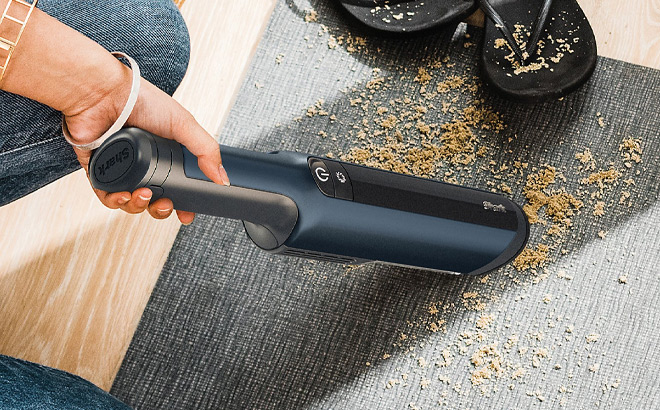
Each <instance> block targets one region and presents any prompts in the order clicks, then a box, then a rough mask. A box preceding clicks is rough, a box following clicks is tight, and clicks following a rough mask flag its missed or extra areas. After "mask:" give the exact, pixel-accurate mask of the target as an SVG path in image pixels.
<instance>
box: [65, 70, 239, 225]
mask: <svg viewBox="0 0 660 410" xmlns="http://www.w3.org/2000/svg"><path fill="white" fill-rule="evenodd" d="M118 63H119V62H118ZM119 65H120V66H121V67H118V68H119V70H120V71H121V73H122V75H120V76H118V79H117V84H118V86H116V87H109V88H108V92H107V93H106V92H103V93H100V94H99V95H98V96H97V97H96V98H93V99H91V101H82V102H81V104H80V105H79V106H75V107H72V108H71V109H69V110H68V112H67V113H65V121H66V124H67V127H68V129H69V133H70V134H71V137H72V139H73V140H74V142H75V143H77V144H85V143H88V142H91V141H94V140H95V139H96V138H98V137H99V136H100V135H101V134H103V133H104V132H105V131H106V130H107V129H108V128H110V126H111V125H112V124H113V123H114V121H115V120H116V118H117V117H118V116H119V113H120V112H121V110H122V109H123V105H124V104H125V102H126V100H127V99H128V94H129V92H130V88H131V87H130V84H131V81H132V80H131V73H130V70H129V69H128V68H127V67H125V66H124V65H123V64H121V63H119ZM141 81H142V83H141V85H140V94H139V96H138V100H137V102H136V104H135V108H134V109H133V112H132V114H131V115H130V117H129V118H128V121H127V123H126V125H127V126H133V127H138V128H141V129H143V130H145V131H149V132H151V133H153V134H155V135H159V136H162V137H164V138H172V139H174V140H176V141H177V142H179V143H181V144H183V145H185V146H186V147H187V148H188V149H189V150H190V151H191V152H192V153H193V154H195V155H196V156H197V158H198V164H199V167H200V169H201V170H202V171H203V172H204V174H206V175H207V176H208V177H209V178H210V179H211V180H212V181H214V182H216V183H218V184H224V185H229V178H228V177H227V173H226V171H225V169H224V168H223V167H222V160H221V156H220V150H219V147H218V144H217V143H216V142H215V140H214V139H213V138H212V137H211V136H210V135H209V134H208V133H207V132H206V131H205V130H204V129H203V128H202V127H201V126H200V125H199V124H198V123H197V121H195V119H194V118H193V116H192V115H191V114H190V113H189V112H188V111H187V110H185V109H184V108H183V107H182V106H181V105H180V104H179V103H177V102H176V101H175V100H174V99H172V98H171V97H170V96H169V95H167V94H166V93H164V92H163V91H161V90H160V89H158V88H157V87H155V86H154V85H153V84H151V83H149V82H148V81H147V80H145V79H141ZM74 151H75V153H76V155H77V156H78V160H79V161H80V164H81V165H82V167H83V169H85V172H87V175H88V177H89V170H88V165H89V161H90V158H91V151H85V150H81V149H78V148H74ZM94 192H95V193H96V195H97V196H98V198H99V199H100V200H101V202H102V203H103V204H104V205H105V206H107V207H108V208H111V209H122V210H124V211H126V212H128V213H131V214H136V213H141V212H143V211H144V210H145V209H146V210H148V212H149V214H150V215H151V216H152V217H154V218H156V219H164V218H167V217H168V216H169V215H170V214H171V213H172V209H173V208H172V207H173V205H172V201H170V200H169V199H167V198H160V199H158V200H156V201H154V202H153V203H151V204H150V203H149V201H150V200H151V195H152V193H151V191H150V190H149V189H148V188H139V189H137V190H135V191H134V192H132V193H131V192H114V193H108V192H105V191H101V190H99V189H94ZM177 215H178V217H179V220H180V221H181V222H182V223H184V224H189V223H191V222H192V220H193V218H194V214H193V213H191V212H184V211H178V210H177Z"/></svg>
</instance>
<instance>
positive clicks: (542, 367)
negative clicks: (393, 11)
mask: <svg viewBox="0 0 660 410" xmlns="http://www.w3.org/2000/svg"><path fill="white" fill-rule="evenodd" d="M312 21H316V20H312ZM517 30H518V34H521V35H522V33H524V28H522V27H519V28H517ZM321 32H323V33H328V30H327V28H324V27H321ZM519 38H522V37H519ZM356 45H357V46H356ZM366 45H367V43H366V40H364V39H359V38H357V40H356V37H352V36H351V35H329V34H328V47H329V48H331V49H336V48H339V47H340V46H344V47H345V49H347V51H348V52H349V53H352V52H356V51H359V50H357V48H356V47H365V50H366ZM550 45H553V46H555V48H556V57H557V61H555V60H554V59H552V58H551V59H550V60H551V62H552V63H555V64H556V63H558V62H559V60H560V59H561V57H562V56H563V54H562V53H570V52H572V51H571V49H570V45H569V44H568V42H567V41H560V40H557V39H550V38H548V39H546V41H544V44H539V50H543V49H544V48H543V47H547V46H550ZM500 46H504V44H500ZM538 53H539V55H540V51H539V52H538ZM537 62H538V61H537ZM514 64H515V63H514ZM539 64H540V62H539ZM545 64H546V66H548V64H547V62H546V63H545ZM452 65H453V63H452V61H451V59H450V57H448V56H443V57H441V58H436V59H432V60H429V61H425V62H424V63H423V64H422V65H420V66H418V67H411V68H408V69H402V71H400V72H394V73H385V72H383V71H382V70H381V69H378V68H375V69H373V71H372V76H371V78H370V79H368V81H365V84H364V86H362V87H353V88H350V89H348V90H345V92H344V97H343V98H344V104H336V105H333V106H332V107H330V106H327V104H326V103H325V101H323V100H318V101H317V102H316V103H314V104H313V105H312V106H310V107H308V108H307V109H306V110H305V112H304V113H302V115H301V116H300V117H298V118H296V121H298V122H301V121H303V120H318V121H319V123H321V124H322V123H324V121H326V120H327V121H330V122H336V121H340V122H343V123H349V124H352V125H351V127H350V129H349V130H348V131H347V132H346V134H345V135H340V136H330V137H329V136H328V134H327V133H326V131H325V130H320V131H319V132H318V135H319V136H320V137H321V138H323V139H324V140H327V141H334V142H336V141H338V139H339V140H344V141H345V140H350V141H353V142H354V146H352V147H351V148H349V149H348V150H345V151H344V150H342V149H339V148H335V149H331V151H330V152H328V153H327V155H328V156H329V157H332V158H340V159H341V160H344V161H349V162H354V163H358V164H362V165H366V166H371V167H376V168H380V169H385V170H390V171H395V172H400V173H404V174H410V175H416V176H420V177H426V178H434V179H438V180H443V181H446V182H450V183H461V184H466V183H467V184H469V181H473V180H474V179H475V174H478V175H479V176H480V177H482V176H484V175H487V176H488V177H489V178H488V180H487V181H486V186H487V187H488V188H489V189H490V190H491V191H493V192H499V193H503V194H505V195H508V196H510V197H513V198H514V199H515V200H517V201H518V202H520V203H523V209H524V211H525V213H526V215H527V217H528V219H529V221H530V223H531V225H532V233H533V235H532V239H531V240H530V243H529V244H528V246H527V247H526V248H525V249H524V250H523V251H522V253H521V254H520V255H519V256H518V257H517V258H516V259H515V260H514V261H513V263H512V264H511V265H510V266H509V267H506V268H504V269H503V271H502V273H503V275H500V276H503V277H504V278H503V280H501V281H499V282H498V283H495V282H494V281H492V280H490V282H493V283H490V282H489V277H488V276H485V277H483V278H481V279H479V280H478V283H479V284H480V285H485V286H481V287H480V288H479V287H478V286H472V289H468V290H466V291H465V292H463V293H462V294H461V295H460V297H459V298H458V300H457V301H455V302H444V301H435V302H433V303H430V304H429V305H428V306H427V307H426V308H425V309H424V311H423V312H422V313H421V314H420V315H419V317H418V318H417V319H416V320H414V321H409V322H408V325H407V327H406V328H404V329H400V331H398V333H397V335H396V342H395V343H394V344H393V346H392V349H391V350H389V351H383V352H381V353H380V354H379V355H378V356H375V357H374V358H372V359H370V360H368V361H367V362H366V363H367V364H366V365H367V366H376V365H377V364H378V363H379V362H381V361H386V360H392V359H391V358H392V357H393V356H394V355H395V353H399V355H398V356H402V357H409V358H410V359H411V364H410V369H402V368H400V367H398V368H397V369H398V370H397V371H399V370H400V372H399V374H395V375H390V377H388V378H387V380H384V381H383V388H384V389H386V390H389V389H404V388H417V389H420V390H423V391H425V392H431V391H440V392H441V393H440V400H439V404H448V403H451V395H452V394H457V395H464V394H466V391H467V390H468V389H472V388H474V389H477V391H479V392H481V394H483V395H489V394H491V393H493V392H496V391H497V390H498V389H499V386H501V385H502V384H504V385H505V386H506V387H507V388H508V389H510V390H514V389H517V388H522V386H524V385H525V383H526V380H527V378H530V377H531V378H536V377H538V375H539V373H544V372H547V371H559V370H562V369H564V368H565V367H566V365H565V364H563V363H560V361H561V359H562V358H560V357H554V354H553V353H554V351H555V350H556V349H558V348H559V347H560V346H561V342H562V340H561V339H560V340H559V341H556V340H554V341H552V340H546V338H545V336H544V332H543V331H541V330H539V331H534V332H532V331H530V332H529V333H528V334H515V333H514V334H511V333H507V328H508V325H507V323H510V322H511V320H510V319H509V318H506V317H504V313H503V312H501V311H491V310H492V306H493V305H495V302H496V301H497V300H498V296H497V289H498V288H499V289H504V288H506V287H509V286H512V285H519V286H521V289H524V287H525V286H527V285H528V284H537V283H539V282H541V281H543V280H546V279H547V278H549V277H551V275H550V274H551V273H552V272H551V271H550V270H549V265H550V264H551V262H553V261H554V260H555V259H556V258H557V257H559V256H560V255H565V254H566V253H567V250H566V249H565V248H564V247H563V245H564V244H565V243H566V241H567V240H568V239H570V238H572V237H573V235H574V232H575V231H576V230H578V229H580V226H581V224H587V223H594V224H597V223H599V221H602V219H603V218H604V217H606V216H607V215H608V212H609V211H610V210H611V209H612V208H619V209H621V208H623V207H624V206H630V204H631V201H632V195H631V193H630V192H629V191H626V190H623V191H620V193H617V195H616V197H614V194H615V193H616V192H618V191H617V190H615V189H614V188H616V187H617V186H619V185H620V184H625V185H626V186H633V185H634V176H635V175H638V173H639V169H637V168H636V166H637V165H638V164H640V163H642V158H643V141H641V139H639V138H635V137H632V136H626V137H624V138H622V139H621V140H620V141H621V142H620V145H619V148H618V150H619V157H620V158H619V161H618V162H612V161H611V160H610V162H604V161H603V160H601V159H600V158H598V156H597V155H595V154H594V152H592V150H591V149H590V147H575V152H574V153H573V154H571V155H572V156H573V157H572V158H573V159H574V162H573V163H569V164H568V165H563V168H562V167H560V166H558V165H556V164H551V163H540V164H533V163H530V162H527V161H522V160H519V159H513V157H510V158H509V159H499V160H497V159H496V158H499V157H497V156H496V153H497V151H498V150H501V149H502V141H507V142H508V143H511V142H512V141H515V139H516V138H517V136H516V135H510V133H509V132H508V129H507V125H506V120H505V118H504V117H503V115H502V114H501V113H499V112H497V110H495V109H494V108H493V107H491V106H490V105H489V104H488V102H487V100H486V98H484V93H483V91H482V85H481V83H480V81H479V79H478V77H476V76H474V75H471V74H469V73H466V74H463V75H455V74H453V73H451V72H450V70H448V69H449V68H451V66H452ZM541 65H542V64H541ZM518 68H519V69H521V70H522V71H519V73H521V72H524V70H527V69H523V68H522V67H518ZM530 69H531V68H530ZM516 74H518V73H516ZM404 80H409V81H407V84H409V85H406V82H405V81H404ZM402 82H403V83H404V84H403V85H402V84H401V83H402ZM401 87H407V88H406V90H405V92H400V91H401ZM395 91H396V92H395ZM337 107H340V108H342V109H337ZM597 118H599V120H598V122H599V125H600V126H601V127H604V126H605V124H606V123H605V122H604V120H602V121H601V119H602V118H603V116H602V114H600V113H599V114H598V116H597ZM331 145H332V144H331ZM505 157H506V156H505ZM610 157H611V156H610ZM610 157H608V158H610ZM566 175H569V176H571V177H572V178H571V181H569V179H568V178H567V177H566ZM575 177H578V179H577V181H576V179H575ZM584 209H587V210H589V211H588V212H583V210H584ZM577 215H581V216H582V217H581V218H576V216H577ZM606 235H607V232H606V231H605V230H601V231H600V232H599V237H600V238H601V239H604V238H605V237H606ZM354 269H360V267H351V268H349V270H354ZM527 274H530V275H527ZM555 276H556V278H558V279H560V280H562V281H567V282H568V281H571V280H572V279H573V277H572V276H571V275H570V274H569V273H568V272H567V271H566V270H563V269H562V270H559V271H558V272H556V275H555ZM528 277H529V278H531V279H529V280H527V279H526V278H528ZM507 279H510V281H508V282H507ZM615 280H616V281H617V282H618V283H619V284H626V283H627V281H628V278H627V276H625V275H621V276H618V277H617V278H615ZM475 283H476V282H475ZM618 286H621V285H618ZM477 289H481V290H477ZM525 297H526V295H524V294H522V295H520V296H519V299H516V300H523V299H525ZM560 298H561V297H560V296H559V295H552V294H546V295H544V296H543V298H542V299H541V300H540V302H541V303H542V304H543V305H547V306H548V309H550V308H551V307H553V306H554V305H555V304H556V303H557V300H558V299H560ZM458 312H460V313H461V315H462V316H465V315H466V314H467V315H468V316H469V317H471V318H473V319H472V320H471V321H470V323H469V325H468V326H467V327H466V328H465V329H463V331H461V332H459V334H458V335H457V337H456V339H455V340H446V335H447V332H448V331H447V323H448V322H449V323H451V320H450V319H449V318H450V317H451V316H454V315H456V314H457V313H458ZM553 312H554V311H553ZM570 320H571V319H570V318H567V317H563V316H561V315H559V314H556V312H555V313H554V314H550V315H549V317H548V318H547V323H546V326H547V327H548V328H553V327H560V328H565V331H564V335H563V338H564V341H569V340H576V341H577V340H578V339H579V338H582V339H581V341H582V342H583V344H584V347H585V351H587V352H590V351H591V350H590V349H592V348H593V346H596V345H598V343H597V342H598V341H599V339H600V334H599V333H598V331H597V329H581V330H577V329H576V328H575V326H574V325H573V324H572V323H571V322H570ZM502 323H505V325H504V326H503V325H502ZM538 327H541V326H538ZM418 335H434V336H436V335H437V338H434V342H437V341H441V342H444V343H445V344H444V345H443V346H438V347H437V349H436V351H437V354H435V355H433V356H428V357H426V356H421V355H419V354H418V353H417V352H418V351H419V350H421V349H420V348H421V347H423V346H424V343H425V342H424V341H423V340H424V338H422V337H418ZM576 354H577V353H576ZM591 358H592V357H591V354H590V353H587V358H586V359H584V360H588V359H591ZM582 360H583V359H580V361H579V362H578V363H581V361H582ZM459 366H467V370H466V372H465V373H466V375H467V376H468V377H467V380H468V381H467V382H466V381H465V380H463V381H459V380H452V379H451V378H450V377H449V376H447V375H445V374H443V373H442V374H440V375H438V376H433V377H431V372H432V371H433V370H437V369H440V370H442V369H447V370H448V371H449V370H450V369H451V370H452V374H456V373H460V372H457V371H456V370H457V369H460V367H459ZM578 367H579V368H580V370H582V371H587V372H589V373H592V374H598V371H599V368H600V364H599V363H597V362H595V363H588V365H587V366H585V367H584V368H581V365H580V364H578ZM573 372H574V370H570V371H567V378H568V379H567V380H566V382H565V383H564V384H562V385H561V386H560V387H559V389H557V390H556V391H553V392H551V391H542V390H539V389H532V390H528V391H526V394H527V395H528V396H530V397H533V398H534V399H535V400H538V401H545V400H548V399H549V398H550V397H553V400H554V399H556V400H557V401H558V403H559V404H560V405H562V406H563V405H566V404H567V402H568V398H569V396H570V393H571V391H572V387H571V386H572V382H573V381H572V379H573V377H574V373H573ZM413 376H414V377H415V379H414V380H413V379H412V377H413ZM620 383H621V380H619V379H616V380H614V381H612V380H610V381H607V383H606V385H607V386H609V387H608V388H609V389H616V388H618V386H619V385H620ZM438 389H439V390H438ZM410 407H411V408H417V406H416V405H415V404H414V403H411V404H410Z"/></svg>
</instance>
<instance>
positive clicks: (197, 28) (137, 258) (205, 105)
mask: <svg viewBox="0 0 660 410" xmlns="http://www.w3.org/2000/svg"><path fill="white" fill-rule="evenodd" d="M274 1H275V0H241V1H228V0H224V1H215V2H209V1H202V0H188V1H187V2H186V3H185V5H184V7H183V14H184V16H185V18H186V21H187V22H188V26H189V29H190V32H191V38H192V44H193V50H192V61H191V65H190V69H189V72H188V74H187V76H186V79H185V80H184V84H183V85H182V86H181V88H180V89H179V91H178V92H177V94H176V98H177V99H178V100H179V101H180V102H182V103H183V105H184V106H186V107H187V108H188V109H189V110H190V111H191V112H192V113H193V114H194V115H195V116H196V117H197V119H198V121H199V122H200V123H201V124H202V125H203V126H204V127H205V128H206V129H207V130H208V131H210V132H212V133H214V132H216V131H217V130H218V128H219V125H220V124H221V122H222V121H223V119H224V118H225V116H226V114H227V113H228V110H229V108H230V106H231V102H232V101H233V98H234V94H235V91H236V89H237V87H238V86H239V85H240V82H241V79H242V76H243V73H244V70H245V68H246V67H247V65H248V63H249V60H250V56H251V55H252V53H253V51H254V48H255V46H256V44H257V42H258V40H259V38H260V36H261V31H262V28H263V27H264V24H265V23H266V22H267V20H268V17H269V15H270V12H271V10H272V7H273V5H274ZM580 4H581V5H582V7H583V9H584V10H585V13H586V14H587V17H588V18H589V20H590V22H591V24H592V26H593V28H594V31H595V32H596V37H597V40H598V50H599V54H601V55H604V56H608V57H613V58H618V59H621V60H625V61H629V62H633V63H637V64H642V65H647V66H650V67H655V68H660V0H638V1H635V2H627V1H620V0H580ZM178 229H179V224H178V223H177V222H176V221H175V219H174V218H170V219H169V220H167V221H161V222H157V221H153V220H151V219H150V218H149V217H148V216H146V215H141V216H130V215H126V214H123V213H122V212H119V211H110V210H107V209H105V208H104V207H103V206H102V205H101V204H100V203H99V202H98V201H97V199H96V198H95V197H94V195H93V194H92V192H91V190H90V188H89V186H88V182H87V180H86V179H85V177H84V175H83V174H82V173H81V172H76V173H74V174H72V175H70V176H68V177H66V178H63V179H62V180H60V181H58V182H56V183H54V184H51V185H50V186H48V187H46V188H44V189H42V190H40V191H38V192H36V193H34V194H32V195H30V196H28V197H26V198H23V199H21V200H19V201H17V202H15V203H13V204H11V205H9V206H6V207H3V208H0V232H2V236H1V237H0V249H2V252H1V253H0V318H1V319H0V353H2V354H6V355H10V356H16V357H20V358H24V359H27V360H31V361H35V362H39V363H42V364H46V365H49V366H53V367H57V368H60V369H64V370H68V371H70V372H73V373H76V374H78V375H80V376H82V377H84V378H86V379H88V380H90V381H92V382H94V383H95V384H97V385H99V386H100V387H102V388H104V389H109V388H110V386H111V385H112V381H113V379H114V377H115V374H116V372H117V370H118V369H119V365H120V364H121V361H122V359H123V357H124V354H125V352H126V349H127V348H128V345H129V343H130V340H131V337H132V335H133V333H134V331H135V328H136V326H137V323H138V321H139V319H140V316H141V314H142V312H143V310H144V307H145V305H146V303H147V300H148V298H149V295H150V294H151V291H152V289H153V286H154V284H155V282H156V280H157V278H158V274H159V273H160V270H161V268H162V265H163V263H164V261H165V258H166V257H167V254H168V252H169V250H170V247H171V245H172V242H173V241H174V237H175V235H176V232H177V231H178Z"/></svg>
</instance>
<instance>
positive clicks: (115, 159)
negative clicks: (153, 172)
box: [96, 148, 130, 176]
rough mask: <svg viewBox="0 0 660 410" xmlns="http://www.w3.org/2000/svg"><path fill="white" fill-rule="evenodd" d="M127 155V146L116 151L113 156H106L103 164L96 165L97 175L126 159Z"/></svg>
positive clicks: (101, 174)
mask: <svg viewBox="0 0 660 410" xmlns="http://www.w3.org/2000/svg"><path fill="white" fill-rule="evenodd" d="M129 155H130V153H129V152H128V148H124V149H123V150H121V151H119V152H117V153H116V154H115V155H114V156H112V157H110V158H108V160H107V161H105V163H104V164H101V165H98V166H97V167H96V168H97V171H98V173H97V175H100V176H103V175H105V173H106V171H108V170H110V168H112V167H113V166H115V165H116V164H121V163H122V162H124V161H125V160H127V159H128V157H129Z"/></svg>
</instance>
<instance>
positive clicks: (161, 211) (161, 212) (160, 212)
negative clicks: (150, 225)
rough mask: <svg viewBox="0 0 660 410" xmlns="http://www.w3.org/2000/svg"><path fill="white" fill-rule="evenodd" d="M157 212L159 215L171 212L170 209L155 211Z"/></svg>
mask: <svg viewBox="0 0 660 410" xmlns="http://www.w3.org/2000/svg"><path fill="white" fill-rule="evenodd" d="M157 211H158V213H159V214H166V213H168V212H171V211H172V209H170V208H165V209H157Z"/></svg>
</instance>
